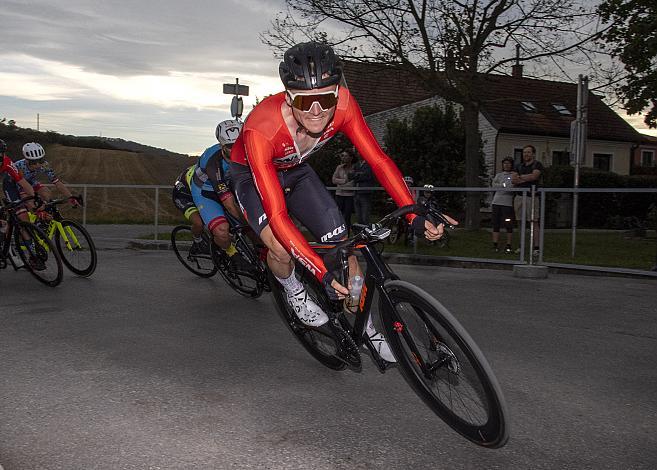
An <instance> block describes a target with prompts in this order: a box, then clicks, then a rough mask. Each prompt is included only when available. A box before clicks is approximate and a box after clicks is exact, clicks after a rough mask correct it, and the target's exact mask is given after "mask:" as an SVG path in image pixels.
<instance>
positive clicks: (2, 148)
mask: <svg viewBox="0 0 657 470" xmlns="http://www.w3.org/2000/svg"><path fill="white" fill-rule="evenodd" d="M6 151H7V144H5V141H4V140H2V139H0V155H4V154H5V152H6Z"/></svg>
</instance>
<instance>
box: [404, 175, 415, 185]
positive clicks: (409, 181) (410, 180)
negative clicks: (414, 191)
mask: <svg viewBox="0 0 657 470" xmlns="http://www.w3.org/2000/svg"><path fill="white" fill-rule="evenodd" d="M404 183H406V184H407V185H408V186H413V177H412V176H404Z"/></svg>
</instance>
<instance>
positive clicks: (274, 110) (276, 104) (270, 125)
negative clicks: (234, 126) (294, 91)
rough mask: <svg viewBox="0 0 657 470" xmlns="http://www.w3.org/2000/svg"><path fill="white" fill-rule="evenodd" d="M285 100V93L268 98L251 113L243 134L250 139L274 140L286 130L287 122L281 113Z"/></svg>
mask: <svg viewBox="0 0 657 470" xmlns="http://www.w3.org/2000/svg"><path fill="white" fill-rule="evenodd" d="M284 100H285V92H280V93H277V94H275V95H271V96H268V97H267V98H265V99H264V100H263V101H261V102H260V103H258V105H257V106H256V107H255V108H254V109H253V111H251V114H249V117H248V118H247V119H246V122H245V123H244V128H243V130H242V134H243V135H244V136H245V137H248V138H256V139H258V138H264V139H267V140H273V139H274V138H276V136H277V134H278V133H279V132H281V129H284V128H285V120H284V119H283V115H282V113H281V105H282V103H283V101H284Z"/></svg>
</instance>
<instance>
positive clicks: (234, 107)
mask: <svg viewBox="0 0 657 470" xmlns="http://www.w3.org/2000/svg"><path fill="white" fill-rule="evenodd" d="M243 111H244V103H243V102H242V97H241V96H233V101H231V103H230V114H231V115H232V116H233V117H237V118H238V117H242V112H243Z"/></svg>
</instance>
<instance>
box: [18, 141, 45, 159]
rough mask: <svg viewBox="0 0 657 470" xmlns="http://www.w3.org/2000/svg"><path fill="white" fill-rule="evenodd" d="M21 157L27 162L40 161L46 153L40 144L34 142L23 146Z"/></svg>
mask: <svg viewBox="0 0 657 470" xmlns="http://www.w3.org/2000/svg"><path fill="white" fill-rule="evenodd" d="M23 156H24V157H25V158H26V159H28V160H41V159H42V158H43V157H45V156H46V151H45V150H43V147H41V144H37V143H36V142H28V143H27V144H25V145H23Z"/></svg>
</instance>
